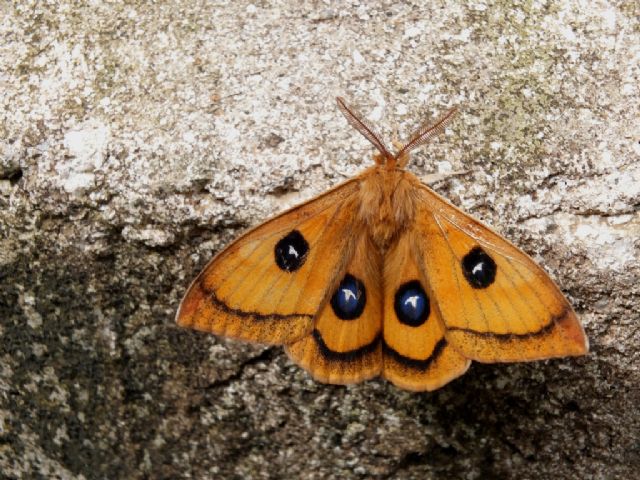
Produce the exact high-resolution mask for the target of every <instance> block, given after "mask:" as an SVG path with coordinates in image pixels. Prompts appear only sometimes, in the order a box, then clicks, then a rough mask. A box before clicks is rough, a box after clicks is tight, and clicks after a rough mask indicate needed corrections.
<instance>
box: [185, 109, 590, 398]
mask: <svg viewBox="0 0 640 480" xmlns="http://www.w3.org/2000/svg"><path fill="white" fill-rule="evenodd" d="M337 100H338V106H339V108H340V110H341V111H342V113H343V114H344V115H345V117H346V118H347V120H348V122H349V123H350V124H351V125H352V126H353V127H355V129H356V130H358V131H359V132H360V133H361V134H362V135H364V137H365V138H366V139H367V140H369V141H370V142H371V143H372V144H373V145H374V146H375V147H376V149H377V150H378V153H377V154H375V155H374V161H375V165H373V166H372V167H370V168H368V169H366V170H364V171H363V172H362V173H361V174H359V175H357V176H356V177H354V178H351V179H350V180H348V181H346V182H344V183H342V184H341V185H339V186H337V187H335V188H333V189H331V190H329V191H328V192H326V193H324V194H322V195H320V196H318V197H316V198H313V199H312V200H309V201H308V202H306V203H303V204H302V205H299V206H297V207H295V208H292V209H291V210H288V211H286V212H284V213H282V214H280V215H278V216H276V217H275V218H273V219H271V220H268V221H267V222H265V223H263V224H262V225H259V226H258V227H256V228H254V229H253V230H250V231H249V232H247V233H245V234H244V235H242V236H241V237H240V238H238V239H237V240H235V241H234V242H233V243H232V244H231V245H229V246H228V247H227V248H226V249H224V250H223V251H222V252H220V253H219V254H218V255H217V256H215V257H214V258H213V260H211V261H210V262H209V264H208V265H207V266H206V267H205V268H204V270H203V271H202V272H201V273H200V274H199V275H198V277H197V278H196V279H195V281H194V282H193V283H192V284H191V286H190V287H189V289H188V291H187V293H186V295H185V297H184V299H183V300H182V303H181V304H180V307H179V310H178V313H177V323H178V324H179V325H180V326H183V327H190V328H193V329H196V330H201V331H204V332H211V333H215V334H217V335H224V336H227V337H232V338H238V339H243V340H250V341H254V342H263V343H268V344H278V345H285V348H286V352H287V354H288V355H289V357H290V358H291V359H292V360H293V361H294V362H295V363H297V364H299V365H300V366H302V367H303V368H304V369H306V370H307V371H308V372H309V373H310V374H311V375H312V376H313V377H314V378H315V379H317V380H319V381H321V382H326V383H333V384H351V383H356V382H360V381H363V380H366V379H370V378H372V377H376V376H382V377H384V378H386V379H388V380H389V381H391V382H393V383H394V384H395V385H396V386H398V387H400V388H403V389H407V390H414V391H423V390H434V389H437V388H439V387H442V386H443V385H445V384H446V383H448V382H450V381H451V380H453V379H454V378H456V377H458V376H460V375H462V374H463V373H464V372H465V371H466V370H467V369H468V368H469V365H470V364H471V361H472V360H473V361H477V362H485V363H491V362H515V361H530V360H541V359H547V358H553V357H563V356H573V355H583V354H585V353H587V351H588V348H589V347H588V340H587V337H586V336H585V333H584V331H583V329H582V326H581V325H580V323H579V321H578V319H577V317H576V314H575V313H574V311H573V309H572V308H571V305H570V304H569V302H568V301H567V300H566V298H565V297H564V296H563V295H562V293H561V292H560V290H559V289H558V287H557V286H556V285H555V283H554V282H553V280H551V278H550V277H549V276H548V275H547V274H546V273H545V272H544V271H543V270H542V269H541V268H540V267H539V266H538V265H537V264H536V263H535V262H534V261H533V260H532V259H531V258H530V257H529V256H527V254H525V253H524V252H523V251H522V250H520V249H518V248H517V247H515V246H514V245H512V244H511V243H509V242H508V241H507V240H505V239H504V238H502V237H501V236H500V235H498V234H497V233H495V232H494V231H492V230H491V229H490V228H488V227H486V226H485V225H483V224H482V223H480V222H479V221H477V220H475V219H473V218H471V217H470V216H468V215H466V214H465V213H463V212H462V211H461V210H459V209H458V208H456V207H455V206H454V205H452V204H451V203H449V202H448V201H447V200H445V199H444V198H442V197H440V196H439V195H438V194H436V193H435V192H434V191H433V190H431V189H430V188H429V187H427V186H426V185H424V184H423V183H422V182H420V181H419V180H418V178H417V177H416V176H414V175H413V174H411V173H410V172H408V171H407V170H405V166H406V165H407V163H408V162H409V154H410V153H411V152H412V151H414V150H415V149H416V148H418V147H420V146H421V145H423V144H425V143H426V142H427V141H428V140H430V139H431V138H433V137H434V136H435V135H437V134H438V133H441V132H443V131H444V129H445V126H446V125H447V124H448V123H449V121H450V120H451V118H452V116H453V115H454V113H455V108H454V109H452V110H450V111H448V112H447V113H446V114H445V115H444V116H442V117H441V118H439V119H438V120H437V121H436V122H435V123H433V124H425V125H423V126H422V127H420V128H419V129H418V130H417V131H416V132H415V133H414V134H413V135H412V136H411V137H410V138H409V141H408V142H407V143H406V144H405V145H403V146H401V147H400V148H399V150H398V151H397V153H395V154H392V153H391V152H390V151H389V150H388V149H387V147H386V146H385V145H384V143H383V142H382V141H381V140H380V136H379V135H378V134H377V133H376V132H375V130H374V128H373V127H372V125H371V124H370V123H369V122H368V121H366V120H364V119H363V118H362V117H361V116H360V115H358V114H357V113H356V112H355V110H354V109H353V108H351V107H349V106H347V104H346V103H345V101H344V100H343V99H342V98H338V99H337Z"/></svg>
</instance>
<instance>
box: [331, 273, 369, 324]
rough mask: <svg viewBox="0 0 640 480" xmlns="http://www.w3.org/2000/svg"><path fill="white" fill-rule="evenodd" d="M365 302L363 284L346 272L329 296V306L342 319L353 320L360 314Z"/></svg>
mask: <svg viewBox="0 0 640 480" xmlns="http://www.w3.org/2000/svg"><path fill="white" fill-rule="evenodd" d="M366 303H367V292H366V290H365V288H364V284H363V283H362V282H361V281H360V280H358V279H357V278H356V277H354V276H353V275H351V274H349V273H347V274H346V275H345V276H344V278H343V279H342V281H341V282H340V285H338V288H337V289H336V291H335V293H334V294H333V296H332V297H331V308H333V313H335V314H336V317H338V318H340V319H342V320H354V319H356V318H358V317H359V316H360V315H362V312H363V311H364V306H365V304H366Z"/></svg>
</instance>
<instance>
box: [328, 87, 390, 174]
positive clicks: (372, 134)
mask: <svg viewBox="0 0 640 480" xmlns="http://www.w3.org/2000/svg"><path fill="white" fill-rule="evenodd" d="M336 100H337V101H338V107H339V108H340V111H341V112H342V114H343V115H344V116H345V117H346V119H347V122H349V124H350V125H351V126H352V127H353V128H355V129H356V130H358V131H359V132H360V133H361V134H362V135H364V137H365V138H366V139H367V140H369V141H370V142H371V143H373V145H374V146H375V147H376V148H377V149H378V151H379V152H380V154H381V155H382V158H381V159H376V162H378V163H382V161H381V160H384V161H385V162H386V161H387V160H395V158H396V157H394V156H393V155H391V153H389V150H387V147H385V146H384V143H382V140H380V135H378V133H377V132H376V131H375V129H374V128H373V126H372V125H371V124H370V123H369V122H368V121H367V120H364V119H363V116H362V115H360V114H359V113H358V112H357V111H356V110H354V109H353V108H351V107H349V106H347V104H346V103H345V101H344V99H343V98H342V97H337V98H336Z"/></svg>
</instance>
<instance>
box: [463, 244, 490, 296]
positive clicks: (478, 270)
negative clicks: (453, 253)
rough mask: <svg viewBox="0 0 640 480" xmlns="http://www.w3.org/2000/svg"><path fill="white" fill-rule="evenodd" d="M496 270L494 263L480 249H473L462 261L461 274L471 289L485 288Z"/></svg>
mask: <svg viewBox="0 0 640 480" xmlns="http://www.w3.org/2000/svg"><path fill="white" fill-rule="evenodd" d="M497 270H498V267H497V265H496V262H494V260H493V258H491V257H490V256H489V255H488V254H487V253H486V252H485V251H484V250H483V249H481V248H480V247H473V248H472V249H471V251H470V252H469V253H467V254H466V255H465V256H464V258H463V259H462V273H464V276H465V278H466V279H467V281H468V282H469V285H471V286H472V287H473V288H487V287H488V286H489V285H491V284H492V283H493V282H494V281H495V279H496V272H497Z"/></svg>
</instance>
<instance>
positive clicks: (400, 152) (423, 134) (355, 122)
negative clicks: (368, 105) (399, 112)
mask: <svg viewBox="0 0 640 480" xmlns="http://www.w3.org/2000/svg"><path fill="white" fill-rule="evenodd" d="M336 100H337V101H338V107H339V108H340V111H341V112H342V113H343V115H344V116H345V117H346V119H347V121H348V122H349V124H350V125H351V126H352V127H354V128H355V129H356V130H358V131H359V132H360V133H361V134H362V135H363V136H364V138H366V139H367V140H369V141H370V142H371V143H372V144H373V146H374V147H376V148H377V149H378V152H379V153H377V154H375V155H374V157H373V159H374V161H375V162H376V165H383V166H385V167H386V168H388V169H390V170H392V169H395V168H404V167H405V166H406V165H407V163H409V154H410V153H411V152H412V151H413V150H416V149H417V148H418V147H421V146H422V145H424V144H425V143H427V142H428V141H429V140H431V139H432V138H433V137H435V136H436V135H438V134H440V133H442V132H444V129H445V128H446V126H447V124H448V123H449V122H450V121H451V119H452V118H453V116H454V115H455V114H456V112H457V111H458V109H457V108H456V107H453V108H451V109H450V110H449V111H448V112H447V113H445V114H444V115H443V116H442V117H440V118H439V119H438V120H436V121H435V122H433V123H432V122H429V123H425V124H423V125H421V126H420V128H418V129H417V130H416V131H415V132H414V133H413V135H411V136H410V137H409V140H408V141H407V142H406V143H404V144H401V143H399V142H393V144H394V147H396V149H397V153H396V154H395V155H394V154H392V153H391V152H389V150H388V149H387V147H386V146H385V144H384V142H383V141H382V140H381V139H380V135H379V134H378V133H377V132H376V130H375V128H374V127H373V125H371V123H369V121H367V120H366V119H365V118H364V117H363V116H362V115H360V114H359V113H358V112H357V111H356V110H354V109H353V108H352V107H350V106H348V105H347V104H346V102H345V101H344V99H343V98H342V97H337V99H336Z"/></svg>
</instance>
